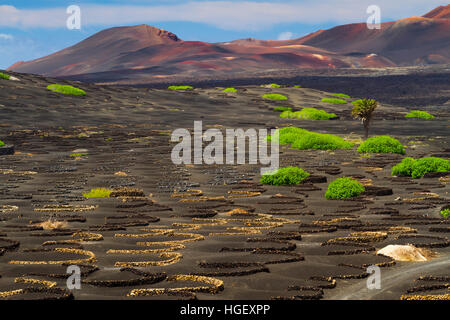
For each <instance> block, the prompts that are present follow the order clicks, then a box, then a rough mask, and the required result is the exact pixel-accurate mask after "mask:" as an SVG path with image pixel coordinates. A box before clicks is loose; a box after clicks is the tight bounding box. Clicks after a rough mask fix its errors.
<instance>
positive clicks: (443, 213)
mask: <svg viewBox="0 0 450 320" xmlns="http://www.w3.org/2000/svg"><path fill="white" fill-rule="evenodd" d="M441 216H443V217H444V218H445V219H447V218H448V217H450V209H444V210H441Z"/></svg>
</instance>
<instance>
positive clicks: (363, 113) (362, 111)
mask: <svg viewBox="0 0 450 320" xmlns="http://www.w3.org/2000/svg"><path fill="white" fill-rule="evenodd" d="M377 107H378V102H377V101H375V100H374V99H362V100H358V101H356V102H355V106H354V107H353V110H352V116H353V117H354V118H355V119H361V121H362V124H363V126H364V138H365V139H367V138H368V137H369V126H370V121H371V120H372V115H373V112H374V111H375V109H376V108H377Z"/></svg>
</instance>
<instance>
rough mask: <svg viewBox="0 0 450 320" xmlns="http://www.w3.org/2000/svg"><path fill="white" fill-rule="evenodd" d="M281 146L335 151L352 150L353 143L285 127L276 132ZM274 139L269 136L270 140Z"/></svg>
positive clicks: (333, 136)
mask: <svg viewBox="0 0 450 320" xmlns="http://www.w3.org/2000/svg"><path fill="white" fill-rule="evenodd" d="M275 135H278V139H279V140H278V141H279V144H282V145H290V146H291V147H292V148H294V149H299V150H308V149H318V150H335V149H351V148H352V147H353V143H351V142H348V141H345V140H344V139H343V138H341V137H338V136H335V135H332V134H322V133H316V132H311V131H308V130H305V129H301V128H296V127H285V128H281V129H279V130H277V131H276V133H275ZM271 139H272V137H271V136H268V140H271Z"/></svg>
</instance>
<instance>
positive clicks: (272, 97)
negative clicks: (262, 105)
mask: <svg viewBox="0 0 450 320" xmlns="http://www.w3.org/2000/svg"><path fill="white" fill-rule="evenodd" d="M262 97H263V98H264V99H270V100H287V99H288V98H287V97H286V96H284V95H282V94H279V93H268V94H265V95H263V96H262Z"/></svg>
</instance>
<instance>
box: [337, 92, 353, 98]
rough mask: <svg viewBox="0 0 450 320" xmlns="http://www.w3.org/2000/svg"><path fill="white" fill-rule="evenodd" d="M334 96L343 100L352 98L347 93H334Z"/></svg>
mask: <svg viewBox="0 0 450 320" xmlns="http://www.w3.org/2000/svg"><path fill="white" fill-rule="evenodd" d="M333 95H334V96H336V97H341V98H350V96H349V95H348V94H345V93H333Z"/></svg>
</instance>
